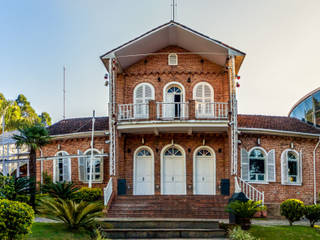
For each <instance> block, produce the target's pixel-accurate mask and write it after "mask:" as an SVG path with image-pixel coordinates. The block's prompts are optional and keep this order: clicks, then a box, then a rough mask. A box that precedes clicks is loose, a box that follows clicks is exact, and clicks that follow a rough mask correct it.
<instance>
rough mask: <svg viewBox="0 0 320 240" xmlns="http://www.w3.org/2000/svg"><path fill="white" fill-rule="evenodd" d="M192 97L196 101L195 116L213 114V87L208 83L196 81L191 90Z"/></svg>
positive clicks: (209, 115)
mask: <svg viewBox="0 0 320 240" xmlns="http://www.w3.org/2000/svg"><path fill="white" fill-rule="evenodd" d="M193 99H194V100H195V101H196V115H197V117H203V118H205V117H209V118H210V117H212V116H213V113H214V105H213V89H212V87H211V85H210V84H209V83H206V82H201V83H198V84H197V85H196V86H195V87H194V90H193Z"/></svg>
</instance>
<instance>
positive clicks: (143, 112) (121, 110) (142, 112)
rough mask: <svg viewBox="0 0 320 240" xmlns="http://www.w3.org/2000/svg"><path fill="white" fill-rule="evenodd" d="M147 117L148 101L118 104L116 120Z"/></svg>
mask: <svg viewBox="0 0 320 240" xmlns="http://www.w3.org/2000/svg"><path fill="white" fill-rule="evenodd" d="M148 118H149V103H135V104H132V103H131V104H119V105H118V120H135V119H148Z"/></svg>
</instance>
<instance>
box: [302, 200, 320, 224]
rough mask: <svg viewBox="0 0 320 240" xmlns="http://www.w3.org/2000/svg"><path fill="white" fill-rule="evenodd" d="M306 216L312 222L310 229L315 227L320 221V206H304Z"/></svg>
mask: <svg viewBox="0 0 320 240" xmlns="http://www.w3.org/2000/svg"><path fill="white" fill-rule="evenodd" d="M304 215H305V216H306V218H307V219H308V220H309V222H310V227H313V226H314V224H315V223H316V222H318V221H319V220H320V205H319V204H317V205H307V206H304Z"/></svg>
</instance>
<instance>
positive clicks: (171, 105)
mask: <svg viewBox="0 0 320 240" xmlns="http://www.w3.org/2000/svg"><path fill="white" fill-rule="evenodd" d="M163 96H164V109H163V110H164V114H163V115H164V117H165V118H170V119H180V118H182V117H184V113H185V111H184V88H183V86H182V85H181V84H180V83H175V82H172V83H170V84H168V85H167V86H165V88H164V95H163Z"/></svg>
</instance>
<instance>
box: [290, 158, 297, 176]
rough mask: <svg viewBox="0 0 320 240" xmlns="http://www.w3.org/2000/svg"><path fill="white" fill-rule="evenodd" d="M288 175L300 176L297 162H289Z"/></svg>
mask: <svg viewBox="0 0 320 240" xmlns="http://www.w3.org/2000/svg"><path fill="white" fill-rule="evenodd" d="M288 174H289V176H290V175H298V168H297V162H296V161H288Z"/></svg>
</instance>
